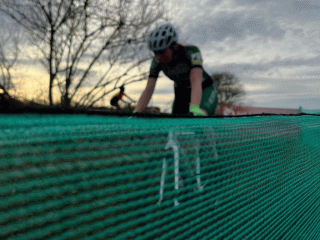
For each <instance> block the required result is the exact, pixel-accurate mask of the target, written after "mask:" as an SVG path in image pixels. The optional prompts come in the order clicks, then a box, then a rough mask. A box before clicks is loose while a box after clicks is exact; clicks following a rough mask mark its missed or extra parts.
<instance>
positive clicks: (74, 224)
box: [0, 114, 320, 240]
mask: <svg viewBox="0 0 320 240" xmlns="http://www.w3.org/2000/svg"><path fill="white" fill-rule="evenodd" d="M0 129H1V130H0V149H1V150H0V171H1V174H0V182H1V185H0V194H1V196H0V197H1V198H0V211H1V217H0V239H23V240H25V239H32V240H34V239H121V240H122V239H241V240H243V239H299V240H300V239H308V240H310V239H319V238H320V198H319V197H320V196H319V195H320V144H319V143H320V117H319V116H308V115H305V116H255V117H241V118H195V119H193V118H186V119H184V118H136V117H131V118H130V117H116V116H95V115H37V114H24V115H9V114H3V115H1V116H0Z"/></svg>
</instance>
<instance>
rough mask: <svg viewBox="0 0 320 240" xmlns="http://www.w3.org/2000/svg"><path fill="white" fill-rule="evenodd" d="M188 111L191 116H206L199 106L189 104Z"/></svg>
mask: <svg viewBox="0 0 320 240" xmlns="http://www.w3.org/2000/svg"><path fill="white" fill-rule="evenodd" d="M189 112H190V113H192V114H193V116H206V115H207V114H206V113H205V112H204V111H202V110H201V109H200V107H199V106H197V105H193V104H191V105H190V107H189Z"/></svg>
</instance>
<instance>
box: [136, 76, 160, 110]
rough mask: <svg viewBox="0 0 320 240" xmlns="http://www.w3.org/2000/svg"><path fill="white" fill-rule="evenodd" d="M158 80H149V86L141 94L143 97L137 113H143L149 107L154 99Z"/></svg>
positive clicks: (138, 104)
mask: <svg viewBox="0 0 320 240" xmlns="http://www.w3.org/2000/svg"><path fill="white" fill-rule="evenodd" d="M156 81H157V79H156V78H150V77H149V78H148V82H147V86H146V88H145V89H144V91H143V93H142V94H141V97H140V99H139V101H138V103H137V106H136V109H135V111H136V112H143V111H144V110H145V108H146V107H147V106H148V103H149V101H150V99H151V97H152V94H153V91H154V88H155V86H156Z"/></svg>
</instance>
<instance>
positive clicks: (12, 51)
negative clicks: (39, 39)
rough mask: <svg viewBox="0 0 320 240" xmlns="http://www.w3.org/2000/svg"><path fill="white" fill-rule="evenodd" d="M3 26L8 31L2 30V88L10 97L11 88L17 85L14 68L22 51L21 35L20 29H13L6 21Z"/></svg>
mask: <svg viewBox="0 0 320 240" xmlns="http://www.w3.org/2000/svg"><path fill="white" fill-rule="evenodd" d="M2 26H3V27H4V28H5V29H6V31H1V32H0V89H1V90H2V93H3V94H4V95H6V96H7V97H9V96H10V94H9V90H12V89H14V86H15V85H14V83H13V77H12V70H13V68H14V65H15V64H16V63H17V61H18V57H19V53H20V48H19V46H20V35H19V31H17V30H13V29H11V28H10V27H9V26H8V24H7V23H6V22H2ZM4 28H3V29H4Z"/></svg>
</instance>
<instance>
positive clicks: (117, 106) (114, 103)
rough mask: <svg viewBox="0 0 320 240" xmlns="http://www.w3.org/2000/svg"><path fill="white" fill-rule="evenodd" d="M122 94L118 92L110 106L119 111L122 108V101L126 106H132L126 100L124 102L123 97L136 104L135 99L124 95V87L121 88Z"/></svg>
mask: <svg viewBox="0 0 320 240" xmlns="http://www.w3.org/2000/svg"><path fill="white" fill-rule="evenodd" d="M119 89H120V92H118V93H117V94H116V95H114V96H113V97H112V98H111V101H110V104H111V105H112V106H114V107H116V108H117V110H121V107H120V105H119V101H120V100H121V101H122V102H124V103H126V104H130V102H127V101H125V100H123V96H126V97H127V98H128V99H130V100H131V101H132V102H135V101H134V100H133V99H131V98H130V97H129V96H128V95H126V94H125V93H124V90H125V89H124V86H123V85H122V86H121V87H120V88H119Z"/></svg>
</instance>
